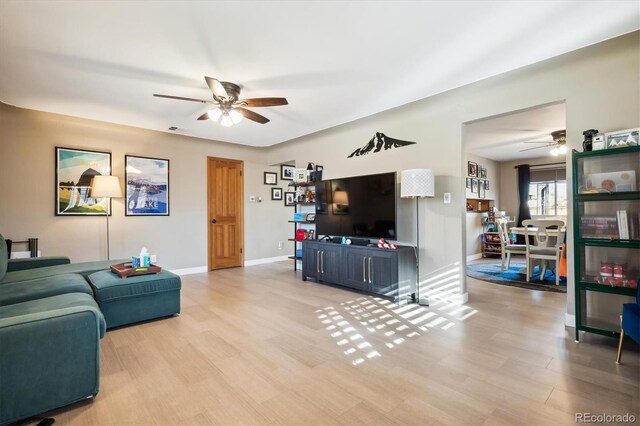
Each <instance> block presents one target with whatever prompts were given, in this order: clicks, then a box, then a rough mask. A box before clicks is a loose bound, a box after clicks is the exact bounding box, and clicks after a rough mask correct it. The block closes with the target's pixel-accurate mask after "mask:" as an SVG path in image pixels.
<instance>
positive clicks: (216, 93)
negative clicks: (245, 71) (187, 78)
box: [204, 76, 229, 101]
mask: <svg viewBox="0 0 640 426" xmlns="http://www.w3.org/2000/svg"><path fill="white" fill-rule="evenodd" d="M204 79H205V81H206V82H207V86H209V89H211V93H213V99H215V100H216V101H217V100H219V99H220V98H226V99H229V94H228V93H227V90H226V89H225V88H224V86H223V85H222V83H220V80H218V79H216V78H213V77H207V76H205V77H204Z"/></svg>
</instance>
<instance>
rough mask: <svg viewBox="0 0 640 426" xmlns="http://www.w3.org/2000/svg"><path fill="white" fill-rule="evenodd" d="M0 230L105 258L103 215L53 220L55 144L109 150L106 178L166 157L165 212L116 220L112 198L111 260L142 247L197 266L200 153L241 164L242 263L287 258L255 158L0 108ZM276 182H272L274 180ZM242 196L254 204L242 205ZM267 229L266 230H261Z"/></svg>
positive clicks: (120, 212)
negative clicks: (135, 162)
mask: <svg viewBox="0 0 640 426" xmlns="http://www.w3.org/2000/svg"><path fill="white" fill-rule="evenodd" d="M0 141H1V142H0V181H2V182H3V184H2V185H0V200H2V201H1V206H0V232H2V234H3V235H4V236H5V237H7V238H12V239H16V240H21V239H24V238H27V237H31V236H33V237H38V238H39V239H40V249H41V250H42V252H43V255H55V254H64V255H68V256H70V257H71V258H72V260H73V261H75V262H77V261H87V260H95V259H104V258H106V223H105V218H104V217H72V216H64V217H63V216H55V215H54V186H55V184H54V175H55V170H54V168H55V149H54V147H56V146H61V147H68V148H84V149H90V150H98V151H107V152H111V153H112V168H113V174H115V175H117V176H119V177H120V179H121V181H123V179H124V156H125V154H131V155H140V156H152V157H158V158H167V159H169V160H170V216H168V217H125V216H124V204H123V200H124V199H114V200H113V209H112V211H113V215H112V217H111V219H110V226H111V257H112V258H119V257H129V256H132V255H134V254H136V253H137V252H139V251H140V248H141V247H142V246H146V247H147V248H149V250H150V252H151V253H155V254H157V256H158V263H159V264H161V265H162V266H164V267H166V268H170V269H182V268H192V267H201V266H205V265H206V264H207V258H206V257H207V245H206V244H207V218H206V216H207V211H206V197H207V193H206V159H207V156H214V157H224V158H232V159H239V160H244V168H245V180H244V184H245V188H244V191H245V259H246V260H252V259H260V258H267V257H274V256H283V255H289V254H291V253H290V252H291V251H292V247H291V245H290V244H288V243H285V249H284V250H278V249H277V242H278V241H285V242H286V240H287V238H289V234H290V233H291V230H290V229H289V228H290V227H289V226H288V224H287V223H286V221H287V220H288V219H289V218H290V215H291V208H285V207H284V204H283V202H282V201H271V200H270V198H271V192H270V188H271V187H270V186H265V185H263V172H264V171H266V170H273V171H278V173H279V168H278V167H269V166H267V165H266V161H265V157H264V152H263V151H261V150H260V149H256V148H248V147H243V146H238V145H232V144H227V143H220V142H212V141H207V140H202V139H196V138H190V137H185V136H180V135H175V134H168V133H162V132H154V131H148V130H142V129H136V128H132V127H127V126H119V125H113V124H108V123H102V122H97V121H91V120H84V119H79V118H72V117H67V116H62V115H56V114H49V113H43V112H36V111H30V110H24V109H19V108H14V107H11V106H7V105H4V104H0ZM278 183H280V181H279V180H278ZM249 195H256V196H262V199H263V201H262V203H249V202H248V197H249ZM265 223H268V226H265Z"/></svg>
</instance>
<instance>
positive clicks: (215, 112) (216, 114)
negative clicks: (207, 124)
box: [208, 108, 222, 121]
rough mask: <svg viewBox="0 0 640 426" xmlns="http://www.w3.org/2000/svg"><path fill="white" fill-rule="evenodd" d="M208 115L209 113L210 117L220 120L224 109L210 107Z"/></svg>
mask: <svg viewBox="0 0 640 426" xmlns="http://www.w3.org/2000/svg"><path fill="white" fill-rule="evenodd" d="M208 115H209V119H211V120H213V121H218V120H220V116H221V115H222V110H221V109H220V108H213V109H210V110H209V112H208Z"/></svg>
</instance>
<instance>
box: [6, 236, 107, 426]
mask: <svg viewBox="0 0 640 426" xmlns="http://www.w3.org/2000/svg"><path fill="white" fill-rule="evenodd" d="M115 262H119V261H111V262H87V263H77V264H70V261H69V259H68V258H66V257H52V258H36V259H20V260H8V259H7V245H6V242H5V240H4V238H3V237H2V235H0V425H6V424H9V423H12V422H15V421H19V420H22V419H25V418H27V417H30V416H33V415H36V414H40V413H43V412H46V411H49V410H52V409H54V408H58V407H62V406H64V405H68V404H71V403H73V402H76V401H80V400H82V399H86V398H90V397H92V396H95V395H96V394H97V393H98V390H99V383H100V339H101V338H102V336H104V334H105V331H106V323H105V320H104V316H103V314H102V312H101V311H100V308H99V306H98V304H97V303H96V301H95V300H94V297H93V289H92V287H91V286H90V285H89V283H88V282H87V280H86V279H85V277H86V276H88V275H90V274H92V273H94V272H96V271H100V270H105V269H109V266H110V265H111V264H112V263H115Z"/></svg>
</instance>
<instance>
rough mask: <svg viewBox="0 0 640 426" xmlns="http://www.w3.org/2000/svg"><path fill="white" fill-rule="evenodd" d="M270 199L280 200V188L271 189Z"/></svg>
mask: <svg viewBox="0 0 640 426" xmlns="http://www.w3.org/2000/svg"><path fill="white" fill-rule="evenodd" d="M271 199H272V200H282V188H271Z"/></svg>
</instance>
